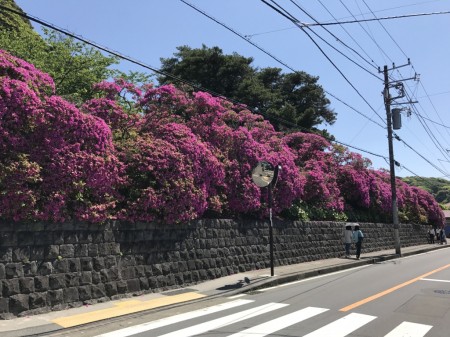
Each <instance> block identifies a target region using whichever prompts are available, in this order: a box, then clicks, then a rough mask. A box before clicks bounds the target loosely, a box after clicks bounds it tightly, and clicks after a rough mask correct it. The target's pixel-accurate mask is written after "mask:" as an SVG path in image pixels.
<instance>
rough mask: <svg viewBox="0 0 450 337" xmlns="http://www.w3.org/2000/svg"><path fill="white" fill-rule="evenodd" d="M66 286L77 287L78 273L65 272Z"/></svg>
mask: <svg viewBox="0 0 450 337" xmlns="http://www.w3.org/2000/svg"><path fill="white" fill-rule="evenodd" d="M65 279H66V287H77V286H79V285H80V279H81V275H80V274H79V273H67V274H65Z"/></svg>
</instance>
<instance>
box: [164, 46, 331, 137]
mask: <svg viewBox="0 0 450 337" xmlns="http://www.w3.org/2000/svg"><path fill="white" fill-rule="evenodd" d="M252 62H253V58H251V57H249V58H247V57H244V56H242V55H239V54H237V53H233V54H231V55H225V54H223V52H222V50H221V49H220V48H219V47H212V48H208V47H207V46H205V45H203V47H202V48H199V49H193V48H190V47H188V46H181V47H178V48H177V52H176V53H174V55H173V57H170V58H161V64H162V67H161V69H162V70H163V71H164V72H166V73H169V74H172V75H175V76H177V77H180V78H182V79H185V80H188V81H190V82H192V83H193V84H194V85H197V86H200V87H203V88H207V89H209V90H212V91H214V92H215V93H218V94H221V95H224V96H226V97H228V98H230V99H233V100H236V101H239V102H241V103H244V104H247V105H248V106H250V107H252V108H255V109H257V111H258V112H259V113H261V114H263V115H265V116H267V117H268V118H269V120H270V121H271V123H272V124H274V126H275V127H276V128H277V129H279V130H282V129H285V128H286V127H288V128H295V125H298V126H300V127H303V128H306V129H308V130H314V129H315V128H316V127H317V126H319V125H320V124H322V123H325V124H333V123H334V122H335V121H336V113H335V112H334V111H333V110H331V109H330V108H329V103H330V101H329V100H328V99H327V98H326V96H325V93H324V90H323V88H322V87H321V86H320V85H319V84H318V83H317V82H318V78H317V77H313V76H311V75H308V74H307V73H305V72H295V73H287V74H285V73H283V72H282V70H281V69H280V68H270V67H269V68H262V69H259V68H256V67H253V66H252ZM158 81H159V83H160V84H167V83H174V84H175V85H180V84H179V83H177V82H176V81H175V80H174V79H173V78H172V77H170V76H166V75H160V76H158ZM281 120H287V121H288V122H289V124H290V125H286V123H283V121H281Z"/></svg>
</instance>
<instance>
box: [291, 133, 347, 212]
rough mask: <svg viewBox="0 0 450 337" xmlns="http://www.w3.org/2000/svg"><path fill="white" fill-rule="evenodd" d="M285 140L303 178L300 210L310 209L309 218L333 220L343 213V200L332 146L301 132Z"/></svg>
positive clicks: (322, 139)
mask: <svg viewBox="0 0 450 337" xmlns="http://www.w3.org/2000/svg"><path fill="white" fill-rule="evenodd" d="M285 139H286V143H287V144H288V146H289V147H290V148H291V150H292V151H293V152H294V153H295V163H296V165H297V166H298V167H299V168H300V170H301V175H302V177H304V179H305V186H304V191H303V195H302V198H301V200H302V203H303V204H304V206H302V207H304V208H307V209H308V210H309V213H310V216H311V218H312V219H316V218H321V219H322V218H323V217H326V218H327V219H332V218H335V217H336V216H338V214H339V213H340V212H342V211H343V210H344V198H343V197H342V195H341V191H340V189H339V186H338V181H337V179H336V171H337V169H338V167H337V162H336V159H335V157H334V154H333V152H332V146H331V144H330V143H329V142H328V141H327V140H325V139H324V138H323V137H321V136H318V135H315V134H307V133H301V132H297V133H293V134H290V135H288V136H286V137H285Z"/></svg>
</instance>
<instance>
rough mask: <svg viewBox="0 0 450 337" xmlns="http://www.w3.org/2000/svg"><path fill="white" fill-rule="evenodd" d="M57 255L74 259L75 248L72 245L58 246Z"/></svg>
mask: <svg viewBox="0 0 450 337" xmlns="http://www.w3.org/2000/svg"><path fill="white" fill-rule="evenodd" d="M59 255H60V256H62V257H64V258H69V257H75V247H74V245H72V244H65V245H61V246H59Z"/></svg>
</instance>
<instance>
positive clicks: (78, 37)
mask: <svg viewBox="0 0 450 337" xmlns="http://www.w3.org/2000/svg"><path fill="white" fill-rule="evenodd" d="M0 10H6V11H9V12H12V13H14V14H17V15H20V16H22V17H24V18H26V19H28V20H30V21H32V22H36V23H38V24H40V25H42V26H44V27H47V28H50V29H52V30H54V31H57V32H59V33H62V34H64V35H67V36H70V37H71V38H73V39H76V40H78V41H81V42H83V43H85V44H86V45H90V46H92V47H95V48H97V49H99V50H102V51H104V52H107V53H109V54H110V55H114V56H116V57H118V58H120V59H123V60H126V61H128V62H131V63H133V64H136V65H139V66H141V67H143V68H145V69H148V70H151V71H153V72H155V73H158V74H161V75H164V76H167V77H170V78H172V79H174V80H176V81H179V82H181V83H184V84H187V85H189V86H191V87H192V88H194V89H197V90H201V91H204V92H208V93H210V94H211V95H213V96H216V97H220V98H222V99H225V100H228V101H229V102H231V103H233V104H236V105H240V106H245V107H247V108H248V109H249V110H251V111H252V112H254V113H256V114H259V115H262V116H264V117H266V118H269V116H267V115H266V114H263V113H261V112H259V111H258V112H257V111H255V109H253V108H252V107H249V106H247V105H245V104H242V103H240V102H237V101H235V100H233V99H230V98H227V97H225V96H224V95H221V94H219V93H215V92H214V91H212V90H209V89H207V88H204V87H202V86H198V85H196V84H194V83H192V82H191V81H188V80H185V79H182V78H180V77H178V76H175V75H173V74H170V73H168V72H165V71H162V70H160V69H158V68H155V67H152V66H149V65H147V64H145V63H143V62H141V61H138V60H136V59H133V58H131V57H129V56H126V55H123V54H121V53H119V52H117V51H114V50H112V49H110V48H107V47H105V46H102V45H100V44H98V43H96V42H93V41H91V40H88V39H86V38H83V37H81V36H79V35H77V34H75V33H72V32H69V31H68V30H66V29H63V28H60V27H57V26H56V25H54V24H51V23H48V22H45V21H44V20H42V19H39V18H37V17H34V16H32V15H29V14H27V13H25V12H19V11H16V10H14V9H11V8H9V7H6V6H3V5H0ZM270 118H271V119H272V120H276V121H278V122H280V123H283V124H284V125H289V126H291V127H294V129H293V131H295V130H299V131H304V132H311V130H309V129H306V128H304V127H301V126H299V125H297V124H295V123H293V122H289V121H287V120H284V119H282V118H277V117H272V116H270ZM322 136H323V135H322ZM324 138H325V139H327V140H328V141H330V142H335V143H338V144H341V145H344V146H347V147H349V148H355V147H354V146H352V145H348V144H345V143H343V142H340V141H338V140H336V139H332V138H329V137H326V136H324ZM355 149H358V150H360V151H362V152H366V153H369V154H371V155H374V156H379V157H383V156H381V155H377V154H375V153H372V152H370V151H367V150H364V149H360V148H355Z"/></svg>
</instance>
